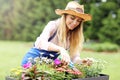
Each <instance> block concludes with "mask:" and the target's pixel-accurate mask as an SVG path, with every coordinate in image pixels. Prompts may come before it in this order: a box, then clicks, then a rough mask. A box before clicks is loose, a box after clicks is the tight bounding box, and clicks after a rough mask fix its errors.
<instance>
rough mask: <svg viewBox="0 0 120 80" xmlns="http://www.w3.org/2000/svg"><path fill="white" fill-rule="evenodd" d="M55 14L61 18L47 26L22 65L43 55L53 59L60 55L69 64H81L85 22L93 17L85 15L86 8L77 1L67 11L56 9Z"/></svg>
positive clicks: (71, 3) (67, 7)
mask: <svg viewBox="0 0 120 80" xmlns="http://www.w3.org/2000/svg"><path fill="white" fill-rule="evenodd" d="M55 12H56V14H58V15H61V18H59V19H57V20H54V21H50V22H49V23H48V24H47V25H46V26H45V28H44V30H43V32H42V33H41V34H40V36H39V37H38V38H37V39H36V41H35V45H34V47H33V48H31V49H30V50H29V51H28V53H27V54H26V55H25V57H24V58H23V61H22V65H24V64H26V63H27V61H28V58H30V57H32V58H35V57H39V56H41V55H42V56H44V57H48V58H52V59H56V58H57V57H58V55H60V58H61V60H62V61H64V62H67V63H68V64H69V62H71V61H72V62H73V63H80V50H81V49H82V44H83V41H84V37H83V22H84V21H88V20H91V16H90V15H89V14H85V13H84V6H83V5H80V4H79V3H77V2H75V1H70V2H69V3H68V4H67V6H66V8H65V10H60V9H56V10H55ZM50 54H52V55H54V56H53V57H51V56H50Z"/></svg>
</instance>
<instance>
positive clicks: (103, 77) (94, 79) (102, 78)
mask: <svg viewBox="0 0 120 80" xmlns="http://www.w3.org/2000/svg"><path fill="white" fill-rule="evenodd" d="M5 80H19V79H15V78H12V77H9V76H7V77H6V78H5ZM37 80H41V79H37ZM45 80H50V79H45ZM72 80H109V76H108V75H106V74H100V76H99V77H89V78H79V79H72Z"/></svg>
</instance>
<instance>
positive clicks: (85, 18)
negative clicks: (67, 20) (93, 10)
mask: <svg viewBox="0 0 120 80" xmlns="http://www.w3.org/2000/svg"><path fill="white" fill-rule="evenodd" d="M55 12H56V14H58V15H63V14H70V15H75V16H78V17H80V18H82V19H84V21H89V20H91V19H92V16H91V15H89V14H85V13H84V14H82V13H78V12H75V11H73V10H61V9H56V10H55Z"/></svg>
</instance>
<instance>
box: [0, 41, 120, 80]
mask: <svg viewBox="0 0 120 80" xmlns="http://www.w3.org/2000/svg"><path fill="white" fill-rule="evenodd" d="M32 45H33V43H32V42H29V43H28V42H17V41H12V42H10V41H0V59H1V62H0V71H1V72H0V80H5V76H6V75H7V74H8V73H9V71H10V69H11V68H14V67H17V66H20V63H21V60H22V57H23V56H24V54H25V53H26V52H27V51H28V50H29V49H30V47H32ZM84 57H93V58H98V59H102V60H105V61H107V64H106V68H105V69H104V70H103V72H102V73H105V74H108V75H109V76H110V79H109V80H119V74H120V69H119V68H120V62H119V61H120V53H104V52H101V53H100V52H86V51H82V52H81V58H84Z"/></svg>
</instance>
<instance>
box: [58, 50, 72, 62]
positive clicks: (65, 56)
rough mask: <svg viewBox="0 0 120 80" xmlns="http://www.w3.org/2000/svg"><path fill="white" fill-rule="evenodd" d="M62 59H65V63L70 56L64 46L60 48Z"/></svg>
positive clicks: (68, 60)
mask: <svg viewBox="0 0 120 80" xmlns="http://www.w3.org/2000/svg"><path fill="white" fill-rule="evenodd" d="M59 58H61V60H62V61H65V62H66V63H69V62H70V61H71V60H70V56H69V54H68V52H67V50H65V49H64V48H60V57H59Z"/></svg>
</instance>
